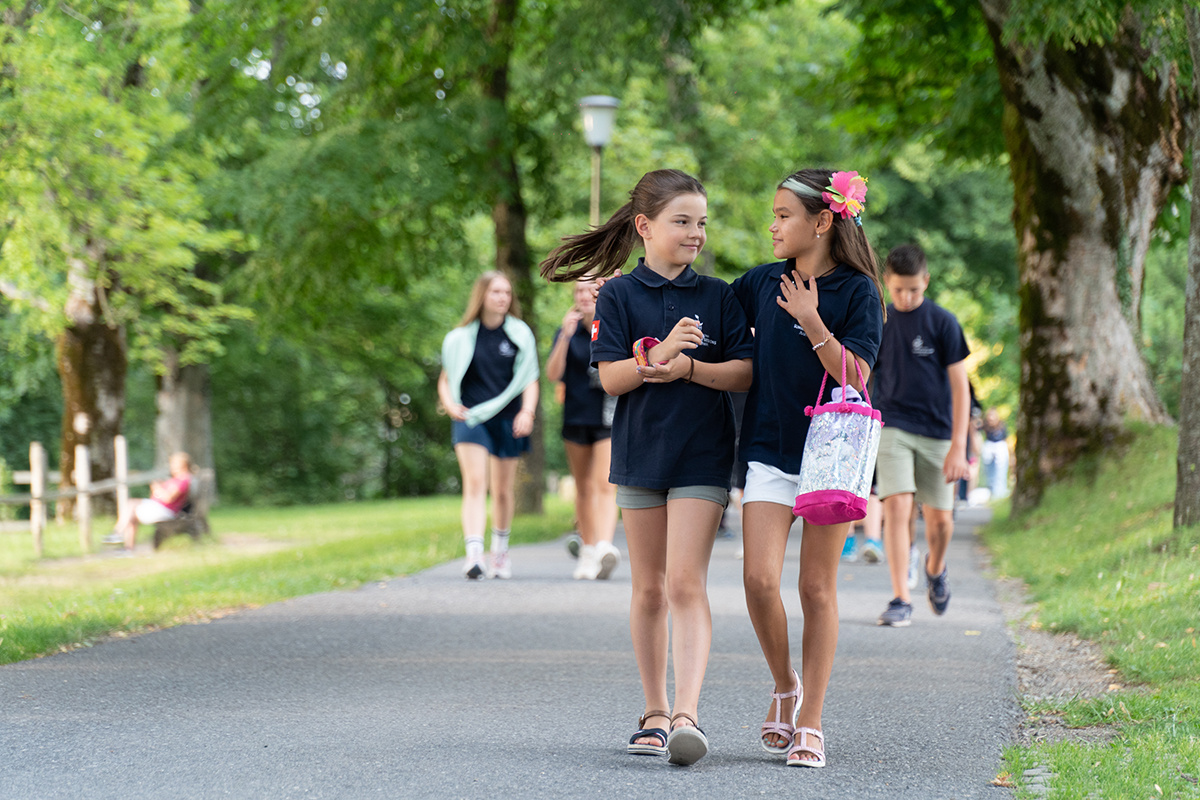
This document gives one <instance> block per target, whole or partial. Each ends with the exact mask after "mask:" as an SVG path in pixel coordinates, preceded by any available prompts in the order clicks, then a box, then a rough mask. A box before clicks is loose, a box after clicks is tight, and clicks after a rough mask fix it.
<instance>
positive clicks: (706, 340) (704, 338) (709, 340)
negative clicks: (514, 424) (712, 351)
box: [692, 314, 717, 347]
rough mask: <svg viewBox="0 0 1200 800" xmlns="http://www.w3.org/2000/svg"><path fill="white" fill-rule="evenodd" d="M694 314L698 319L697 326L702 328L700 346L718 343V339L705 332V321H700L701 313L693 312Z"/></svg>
mask: <svg viewBox="0 0 1200 800" xmlns="http://www.w3.org/2000/svg"><path fill="white" fill-rule="evenodd" d="M692 316H693V317H694V318H695V320H696V327H697V328H699V329H700V346H701V347H703V346H704V345H706V344H714V345H715V344H716V343H717V340H716V339H714V338H712V337H711V336H709V335H708V334H707V333H705V332H704V323H703V322H701V321H700V315H699V314H692Z"/></svg>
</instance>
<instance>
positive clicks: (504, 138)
mask: <svg viewBox="0 0 1200 800" xmlns="http://www.w3.org/2000/svg"><path fill="white" fill-rule="evenodd" d="M516 18H517V0H493V2H492V8H491V15H490V17H489V19H488V25H487V31H486V33H485V37H484V39H485V44H486V46H487V48H488V57H487V58H486V59H485V61H484V66H483V71H482V74H481V83H482V88H483V95H484V97H485V98H486V99H487V100H488V101H489V108H488V110H487V114H488V116H487V124H488V126H489V130H488V132H487V135H486V137H485V141H486V142H487V147H488V153H489V157H490V159H491V162H492V163H491V170H490V172H491V179H492V184H491V187H490V188H491V194H490V197H491V202H492V223H493V225H494V227H495V235H496V269H498V270H501V271H502V272H504V274H506V275H508V277H509V280H511V281H512V284H513V292H514V294H515V295H516V297H517V300H518V301H519V302H520V304H521V308H522V311H523V316H524V319H525V322H526V323H528V325H529V327H530V328H531V329H532V330H533V333H534V336H535V337H536V336H537V332H538V331H537V313H536V306H535V302H534V301H535V299H536V292H535V289H534V275H535V273H534V264H533V258H532V257H531V255H530V251H529V241H528V239H527V237H526V230H527V226H528V219H527V214H526V210H525V202H524V200H523V199H522V198H521V175H520V172H519V171H518V169H517V157H516V150H515V148H516V136H515V135H514V133H513V130H512V120H511V118H510V116H509V113H508V89H509V86H508V68H509V64H508V62H509V58H510V57H511V55H512V49H513V29H514V25H515V23H516ZM541 416H542V415H541V400H540V398H539V400H538V413H537V418H538V420H539V421H538V422H537V423H536V424H535V425H534V428H533V437H532V442H531V444H532V449H531V450H530V452H529V453H527V454H526V455H525V457H524V458H522V459H521V466H520V469H519V471H518V473H517V497H516V508H517V513H519V514H540V513H542V494H543V487H544V486H545V482H546V481H545V472H546V448H545V442H544V439H543V435H542V424H541V421H540V420H541Z"/></svg>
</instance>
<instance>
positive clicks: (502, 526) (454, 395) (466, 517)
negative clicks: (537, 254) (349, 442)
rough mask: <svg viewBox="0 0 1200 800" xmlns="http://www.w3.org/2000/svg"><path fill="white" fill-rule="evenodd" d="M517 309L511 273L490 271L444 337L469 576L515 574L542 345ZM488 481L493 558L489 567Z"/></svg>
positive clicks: (445, 385)
mask: <svg viewBox="0 0 1200 800" xmlns="http://www.w3.org/2000/svg"><path fill="white" fill-rule="evenodd" d="M519 316H520V308H519V307H518V306H517V301H516V298H515V297H513V291H512V284H511V283H510V282H509V280H508V278H506V277H504V275H503V274H501V273H500V272H496V271H490V272H485V273H483V275H481V276H479V278H478V279H477V280H476V281H475V285H474V286H473V287H472V289H471V298H470V300H469V301H468V303H467V311H466V313H465V314H463V318H462V321H461V322H459V324H458V327H456V328H455V329H454V330H452V331H450V333H448V334H446V338H445V339H444V340H443V341H442V373H441V375H440V376H439V377H438V398H439V399H440V400H441V402H442V407H443V408H445V409H446V413H448V414H449V415H450V418H451V419H452V420H454V422H453V423H452V435H453V439H452V441H453V443H454V454H455V456H457V457H458V467H459V470H460V471H461V473H462V487H463V498H462V527H463V538H464V539H465V540H466V547H467V561H466V564H464V566H463V574H464V575H466V576H467V578H469V579H471V580H478V579H480V578H483V577H485V576H488V575H490V576H491V577H493V578H511V577H512V565H511V563H510V562H509V556H508V534H509V530H510V528H511V526H512V519H513V512H514V509H515V505H516V496H515V478H516V473H517V459H518V458H519V457H520V455H521V454H522V453H524V452H526V451H527V450H528V449H529V434H530V433H532V432H533V420H534V414H535V413H536V410H537V402H538V362H537V344H536V343H535V342H534V340H533V331H531V330H530V329H529V326H528V325H526V324H525V323H524V322H522V321H521V320H520V318H519ZM489 483H490V485H491V494H492V553H491V556H492V557H491V564H490V565H488V566H485V565H484V562H483V534H484V529H485V528H486V526H487V496H488V486H489Z"/></svg>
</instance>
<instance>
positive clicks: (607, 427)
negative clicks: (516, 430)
mask: <svg viewBox="0 0 1200 800" xmlns="http://www.w3.org/2000/svg"><path fill="white" fill-rule="evenodd" d="M595 285H596V284H595V283H594V282H593V281H588V280H581V281H578V282H576V284H575V295H574V304H573V305H572V306H571V310H570V311H568V312H567V313H566V316H564V317H563V322H562V327H561V328H559V329H558V332H557V333H555V334H554V346H553V347H551V348H550V355H549V356H548V357H547V358H546V377H547V378H549V379H550V380H551V381H554V382H558V381H561V382H562V384H563V389H564V395H563V422H562V436H563V447H564V449H565V450H566V453H567V464H568V465H570V467H571V477H572V478H574V479H575V519H576V521H577V523H578V525H579V537H580V540H581V545H582V546H581V547H580V548H579V563H578V564H577V565H576V567H575V574H574V578H575V580H597V579H599V580H606V579H607V578H608V577H609V576H611V575H612V573H613V570H615V569H616V568H617V565H618V564H620V563H621V551H620V550H618V549H617V548H616V546H614V545H613V535H614V533H615V532H616V529H617V487H616V486H613V485H612V483H611V482H609V480H608V470H609V460H610V458H611V456H612V438H611V437H612V420H613V414H614V412H615V410H616V400H617V398H615V397H611V396H609V395H608V394H607V393H606V392H605V391H604V389H603V388H602V387H601V386H600V372H599V370H597V369H596V368H595V367H593V366H592V364H591V361H592V320H593V319H594V318H595V314H596V301H595V299H593V297H592V291H593V289H594V288H595Z"/></svg>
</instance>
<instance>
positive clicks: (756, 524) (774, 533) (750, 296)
mask: <svg viewBox="0 0 1200 800" xmlns="http://www.w3.org/2000/svg"><path fill="white" fill-rule="evenodd" d="M865 196H866V180H865V179H864V178H860V177H858V173H856V172H835V173H832V174H831V173H830V172H829V171H828V170H816V169H806V170H801V171H799V172H797V173H795V174H793V175H791V176H789V177H788V178H787V180H785V181H783V183H782V184H780V186H779V189H778V190H777V191H776V192H775V196H774V202H773V209H774V215H775V221H774V223H773V224H772V225H771V228H770V230H771V237H772V241H773V243H774V252H775V256H776V258H779V259H781V260H780V261H777V262H774V263H771V264H763V265H762V266H758V267H755V268H754V269H751V270H750V271H749V272H747V273H745V274H744V275H742V276H741V277H740V278H738V279H737V280H736V281H734V283H733V290H734V293H735V294H736V295H737V297H738V300H740V301H741V304H742V307H743V308H744V309H745V311H746V316H747V318H748V319H749V321H750V325H751V326H752V327H753V328H754V334H755V335H754V381H753V383H752V385H751V387H750V395H749V398H748V399H747V402H746V413H745V417H744V418H743V420H742V439H741V447H742V450H741V452H742V454H743V455H742V458H744V459H745V460H746V461H747V462H749V465H750V466H749V472H748V474H747V476H746V489H745V492H744V493H743V495H742V540H743V546H744V548H745V560H744V562H743V577H744V579H745V590H746V604H747V607H748V609H749V611H750V620H751V622H752V623H753V624H754V630H755V632H756V633H757V634H758V641H759V644H760V645H761V647H762V651H763V655H764V656H766V660H767V666H768V667H769V668H770V670H771V676H772V677H773V678H774V681H775V689H774V691H773V692H771V705H770V707H769V709H768V711H767V720H766V722H765V723H764V724H763V726H762V731H761V740H762V745H763V748H764V749H766V750H767V751H768V752H770V753H776V754H779V755H785V756H786V759H787V761H786V763H787V764H788V766H796V767H823V766H825V762H826V757H825V750H826V738H825V734H824V732H823V731H824V729H823V727H822V714H823V710H824V703H825V691H826V687H827V686H828V685H829V676H830V673H831V672H832V670H833V657H834V652H835V650H836V649H837V637H838V605H837V571H838V562H839V559H840V556H841V553H842V547H843V545H844V543H845V541H846V537H847V535H848V534H849V532H850V523H849V522H846V523H842V524H838V525H813V524H810V523H808V522H805V523H804V527H803V533H802V539H801V543H800V584H799V590H800V606H801V609H802V610H803V612H804V634H803V638H802V642H803V644H802V649H801V655H802V673H803V681H801V679H800V676H799V675H797V673H796V671H795V670H794V669H793V667H792V658H791V652H790V647H789V638H788V620H787V614H786V612H785V610H784V605H783V599H782V597H781V596H780V582H781V578H782V570H783V562H784V557H785V554H786V549H787V542H788V533H789V531H790V529H791V527H792V522H793V521H794V520H795V517H794V515H793V513H792V508H793V505H794V503H795V500H796V486H797V483H798V480H799V473H800V461H801V456H802V455H803V452H804V443H805V439H806V436H807V433H808V427H809V422H810V420H809V417H807V416H805V414H804V408H805V406H809V405H813V404H814V403H815V400H816V398H817V394H818V392H819V391H820V388H821V382H822V378H823V377H824V375H825V373H826V371H828V372H829V373H830V374H831V375H833V376H834V381H835V382H836V381H837V380H839V379H840V377H841V374H842V359H843V357H846V359H847V361H848V363H849V364H850V367H849V373H848V374H849V376H850V377H848V378H847V382H848V384H849V386H847V387H840V388H838V389H835V390H834V391H835V393H837V394H835V396H834V400H835V401H836V400H837V399H838V394H841V395H842V396H844V397H846V399H847V401H849V400H852V399H855V398H857V397H858V396H859V395H858V394H857V393H858V392H862V391H863V388H864V386H863V384H864V381H865V379H866V377H867V376H869V375H870V371H871V367H872V365H873V364H874V362H875V356H876V353H877V351H878V348H879V342H880V337H881V335H882V334H881V331H882V327H883V313H884V309H883V301H882V294H883V292H882V288H881V287H880V285H879V276H878V266H877V263H876V260H875V254H874V252H873V251H872V249H871V245H870V243H869V242H868V241H867V237H866V235H865V234H864V233H863V229H862V226H861V222H860V220H859V216H860V215H861V213H862V210H863V205H862V201H863V199H864V198H865ZM856 364H857V368H856V366H855V365H856ZM860 370H861V375H862V378H861V379H860V377H859V376H860Z"/></svg>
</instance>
